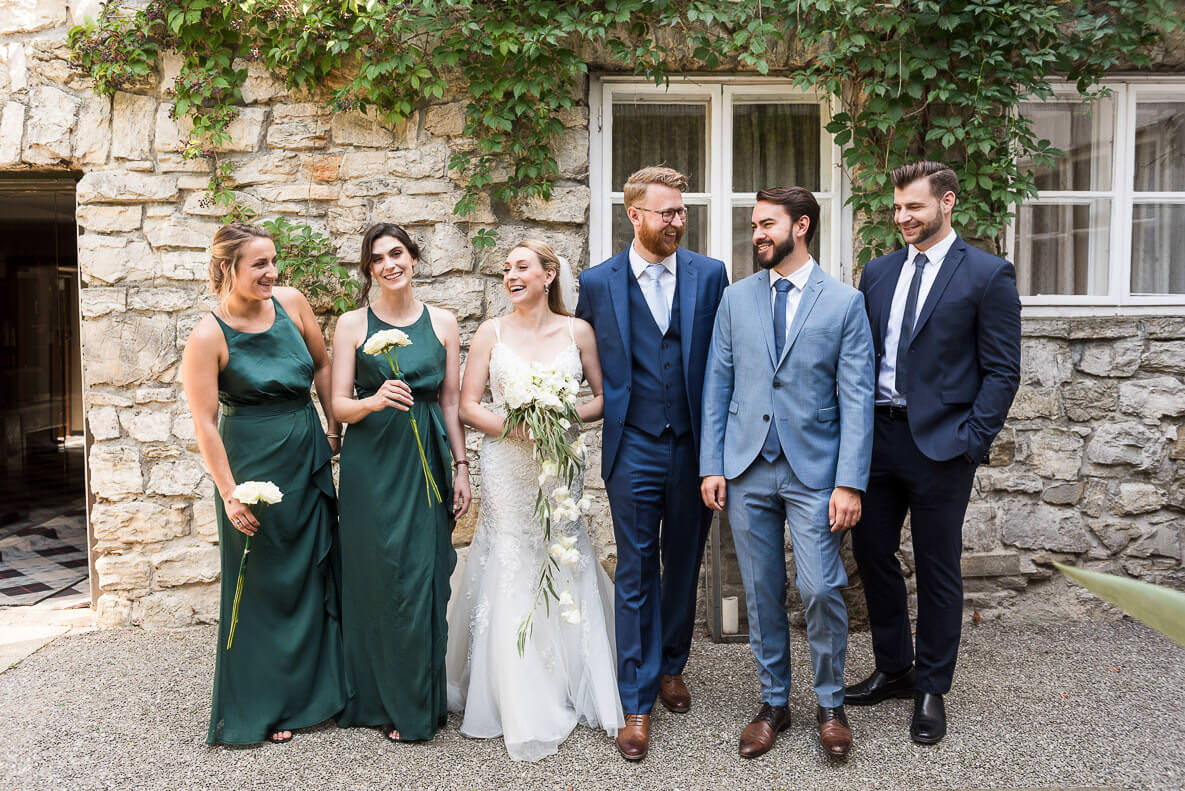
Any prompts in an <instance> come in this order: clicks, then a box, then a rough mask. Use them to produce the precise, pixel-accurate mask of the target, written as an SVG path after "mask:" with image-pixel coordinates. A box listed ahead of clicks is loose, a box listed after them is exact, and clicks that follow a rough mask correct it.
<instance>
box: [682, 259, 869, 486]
mask: <svg viewBox="0 0 1185 791" xmlns="http://www.w3.org/2000/svg"><path fill="white" fill-rule="evenodd" d="M873 371H874V359H873V352H872V332H871V330H870V329H869V326H868V317H867V314H866V313H865V310H864V297H863V295H862V294H861V293H860V292H859V291H857V290H856V289H854V288H852V287H850V286H846V285H844V284H843V283H840V282H839V281H838V280H836V279H835V278H833V277H831V276H829V275H828V274H826V273H825V272H824V271H823V270H822V269H821V268H820V267H819V266H818V265H817V264H816V265H815V266H814V267H813V270H812V272H811V275H810V277H809V279H808V280H807V284H806V287H805V288H804V289H803V293H802V298H801V299H800V300H799V303H798V310H797V311H796V312H795V314H794V320H793V322H792V323H791V325H790V330H789V332H788V333H787V336H786V344H785V347H784V348H783V350H782V357H781V359H780V360H779V359H775V358H774V328H773V310H772V307H771V300H770V285H769V272H767V271H765V270H762V271H760V272H757V273H755V274H753V275H751V276H749V277H747V278H745V279H744V280H742V281H740V282H738V283H734V284H733V285H731V286H729V287H728V288H727V289H725V291H724V298H723V299H722V300H721V302H720V310H719V311H718V312H717V313H716V323H715V327H714V328H713V330H712V345H711V348H710V350H709V352H708V365H707V371H706V377H705V379H704V401H703V429H702V432H701V435H700V475H703V476H708V475H723V476H724V477H725V478H729V479H733V478H736V477H738V476H739V475H740V474H741V473H743V472H744V471H745V470H746V469H748V467H749V465H750V464H752V463H753V460H754V459H756V458H757V454H759V453H760V452H761V448H762V446H763V445H764V444H765V438H766V434H767V433H768V432H769V428H770V421H771V420H773V421H777V426H778V437H779V439H780V440H781V444H782V450H783V452H784V453H785V455H786V458H787V460H788V461H789V462H790V467H791V468H792V469H793V470H794V474H795V475H796V476H797V477H798V478H799V480H801V481H802V482H803V483H804V484H806V485H807V486H808V487H810V488H812V489H828V488H833V487H836V486H848V487H851V488H853V489H859V490H860V491H864V489H865V487H866V486H867V484H868V468H869V465H870V463H871V459H872V424H873V397H874V393H875V380H874V375H873Z"/></svg>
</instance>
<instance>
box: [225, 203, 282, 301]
mask: <svg viewBox="0 0 1185 791" xmlns="http://www.w3.org/2000/svg"><path fill="white" fill-rule="evenodd" d="M271 238H272V235H271V234H270V233H268V232H267V231H265V230H263V229H262V228H260V227H259V226H257V225H248V224H246V223H241V222H232V223H230V224H229V225H224V226H222V227H221V228H219V229H218V231H217V232H216V233H215V234H214V241H213V242H212V243H211V244H210V290H211V291H213V292H214V293H215V294H217V295H218V298H219V299H220V300H221V299H226V298H227V297H228V296H230V292H232V291H234V288H235V269H236V268H237V267H238V264H239V257H240V255H241V254H242V250H243V245H245V244H246V243H247V242H249V241H251V240H252V239H271Z"/></svg>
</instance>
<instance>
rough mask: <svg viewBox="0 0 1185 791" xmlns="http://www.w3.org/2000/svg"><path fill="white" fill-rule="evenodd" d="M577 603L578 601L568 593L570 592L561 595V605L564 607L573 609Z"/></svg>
mask: <svg viewBox="0 0 1185 791" xmlns="http://www.w3.org/2000/svg"><path fill="white" fill-rule="evenodd" d="M575 603H576V600H575V599H573V598H572V594H571V593H568V591H564V592H563V593H561V594H560V604H561V605H562V606H564V607H571V606H572V605H574V604H575Z"/></svg>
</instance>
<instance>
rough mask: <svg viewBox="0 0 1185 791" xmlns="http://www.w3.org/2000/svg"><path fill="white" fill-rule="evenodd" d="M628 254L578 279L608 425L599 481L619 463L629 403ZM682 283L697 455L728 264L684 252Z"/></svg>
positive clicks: (682, 327)
mask: <svg viewBox="0 0 1185 791" xmlns="http://www.w3.org/2000/svg"><path fill="white" fill-rule="evenodd" d="M629 267H630V256H629V249H628V248H627V249H625V250H623V251H622V252H620V253H618V254H617V255H615V256H613V257H612V258H609V259H607V260H606V261H605V262H603V263H602V264H600V265H598V266H594V267H591V268H589V269H586V270H585V271H584V272H582V273H581V274H580V297H579V299H578V301H577V303H576V315H577V316H578V317H580V318H582V319H584V320H585V321H587V322H588V323H589V324H591V325H592V327H593V331H594V332H595V334H596V337H597V354H598V355H599V356H600V358H601V368H602V370H603V371H604V394H605V423H604V428H603V429H602V432H601V477H602V478H608V477H609V474H610V473H611V472H612V471H613V463H614V461H615V460H616V459H617V448H618V446H619V445H620V444H621V432H622V430H623V429H624V428H625V415H626V412H627V411H628V410H629V403H630V378H631V369H632V367H633V366H632V364H631V356H630V318H629V313H630V311H629ZM675 276H676V277H677V278H678V282H679V290H678V296H679V318H680V320H679V331H680V334H681V336H682V339H681V341H680V343H681V346H682V351H683V376H684V385H685V387H686V389H687V402H688V403H687V407H688V409H689V410H690V411H691V433H692V436H693V439H694V441H695V447H696V453H697V454H698V452H699V432H700V418H701V414H702V413H701V403H702V400H703V392H704V368H705V366H706V365H707V362H708V347H709V345H710V344H711V342H712V323H713V322H714V321H715V320H716V308H717V307H718V306H719V305H720V297H721V296H722V295H723V294H724V289H725V287H727V286H728V273H727V272H726V271H725V269H724V262H722V261H718V260H716V259H715V258H708V257H707V256H703V255H700V254H699V253H693V252H691V251H690V250H684V249H683V248H682V247H680V248H679V249H678V250H677V251H676V253H675Z"/></svg>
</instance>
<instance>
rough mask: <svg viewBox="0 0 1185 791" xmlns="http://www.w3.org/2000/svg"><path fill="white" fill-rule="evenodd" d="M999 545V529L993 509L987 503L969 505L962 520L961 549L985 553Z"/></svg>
mask: <svg viewBox="0 0 1185 791" xmlns="http://www.w3.org/2000/svg"><path fill="white" fill-rule="evenodd" d="M999 545H1000V528H999V525H998V524H997V522H996V511H995V508H993V507H992V506H990V505H988V504H987V503H976V502H972V503H970V504H969V505H968V506H967V514H966V516H965V517H964V518H963V549H966V550H969V551H972V552H987V551H990V550H993V549H996V548H997V547H998V546H999Z"/></svg>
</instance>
